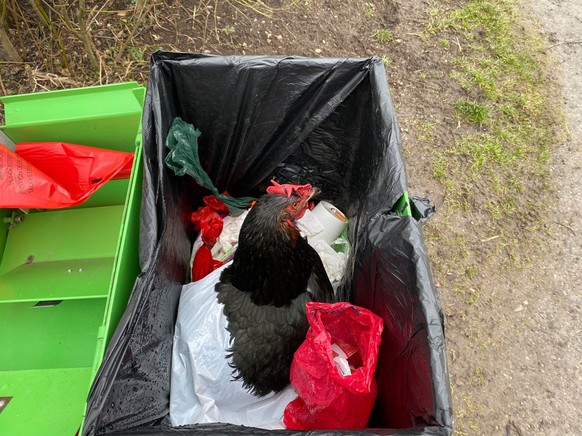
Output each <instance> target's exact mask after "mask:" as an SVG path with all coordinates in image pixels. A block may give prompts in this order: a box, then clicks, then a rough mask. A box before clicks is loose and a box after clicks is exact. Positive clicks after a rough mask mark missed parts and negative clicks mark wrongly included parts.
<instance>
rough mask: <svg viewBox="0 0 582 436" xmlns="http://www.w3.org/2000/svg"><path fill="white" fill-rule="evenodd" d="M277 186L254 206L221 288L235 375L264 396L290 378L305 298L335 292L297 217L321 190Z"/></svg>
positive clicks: (303, 326)
mask: <svg viewBox="0 0 582 436" xmlns="http://www.w3.org/2000/svg"><path fill="white" fill-rule="evenodd" d="M274 191H276V192H278V193H276V194H275V193H270V194H265V195H264V196H262V197H261V198H260V199H259V200H258V201H257V203H256V204H255V206H254V207H253V208H252V209H251V211H250V212H249V214H248V216H247V217H246V219H245V221H244V223H243V225H242V227H241V231H240V236H239V243H238V248H237V250H236V253H235V255H234V260H233V263H232V265H231V266H229V267H228V268H226V269H225V270H224V271H223V273H222V275H221V277H220V282H219V283H218V284H217V285H216V288H215V289H216V292H218V301H219V302H220V303H222V304H224V314H225V316H226V317H227V319H228V331H229V333H230V337H231V348H230V349H229V352H230V356H232V364H231V366H232V367H233V368H234V371H233V376H234V377H235V379H237V380H241V379H242V381H243V386H244V387H245V388H246V389H249V390H250V391H251V392H252V393H254V394H256V395H259V396H263V395H266V394H268V393H269V392H273V391H274V392H278V391H280V390H282V389H284V388H285V387H286V386H287V385H288V384H289V369H290V367H291V361H292V360H293V354H294V353H295V351H296V350H297V348H299V346H300V345H301V343H302V342H303V341H304V340H305V335H306V333H307V329H308V323H307V319H306V315H305V303H306V302H308V301H321V302H332V300H333V289H332V286H331V283H330V281H329V278H328V277H327V274H326V272H325V269H324V267H323V264H322V262H321V259H320V257H319V255H318V254H317V252H316V251H315V250H314V249H313V248H312V247H311V246H310V245H309V244H308V243H307V241H306V240H305V239H303V238H302V237H301V235H300V234H299V230H297V228H296V227H295V225H294V224H293V220H294V219H297V218H299V217H301V216H302V215H303V214H304V212H305V210H306V209H307V208H308V202H309V200H310V199H311V197H312V196H313V195H314V194H315V193H316V192H317V191H318V190H317V189H316V188H311V186H310V185H303V186H297V185H276V187H275V189H274ZM269 192H273V190H271V191H269ZM308 288H309V290H308Z"/></svg>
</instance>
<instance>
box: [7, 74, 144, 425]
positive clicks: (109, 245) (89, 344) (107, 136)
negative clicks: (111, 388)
mask: <svg viewBox="0 0 582 436" xmlns="http://www.w3.org/2000/svg"><path fill="white" fill-rule="evenodd" d="M144 94H145V89H144V88H143V87H140V86H139V85H138V84H137V83H135V82H131V83H122V84H115V85H105V86H96V87H88V88H80V89H72V90H64V91H51V92H42V93H35V94H26V95H16V96H10V97H3V98H1V101H2V102H3V104H4V111H5V119H6V125H5V126H3V127H2V130H3V131H4V133H5V134H6V135H7V136H8V137H9V138H10V139H12V140H13V141H14V142H16V143H18V142H21V141H42V142H51V141H54V142H69V143H75V144H81V145H90V146H93V147H102V148H109V149H113V150H121V151H130V152H135V159H134V165H133V169H132V173H131V177H130V178H129V179H123V180H112V181H110V182H108V183H107V184H105V185H104V186H103V187H102V188H101V189H99V190H98V191H97V192H95V193H94V194H93V196H92V197H91V198H90V199H89V200H87V201H86V202H85V203H84V204H82V205H80V206H77V207H74V208H68V209H59V210H31V211H21V210H8V209H1V210H0V435H41V434H42V435H74V434H75V433H76V432H77V430H78V429H79V427H80V425H81V422H82V420H83V415H84V412H85V402H86V397H87V393H88V391H89V388H90V386H91V382H92V380H93V378H94V376H95V373H96V371H97V369H98V367H99V364H100V363H101V361H102V359H103V354H104V350H105V346H106V344H107V341H108V340H109V339H110V338H111V335H112V334H113V331H114V329H115V327H116V325H117V322H118V321H119V318H120V317H121V315H122V313H123V311H124V309H125V307H126V304H127V299H128V297H129V294H130V292H131V289H132V286H133V284H134V281H135V278H136V276H137V274H138V273H139V264H138V233H139V209H140V201H141V171H142V165H141V135H140V122H141V114H142V106H143V98H144Z"/></svg>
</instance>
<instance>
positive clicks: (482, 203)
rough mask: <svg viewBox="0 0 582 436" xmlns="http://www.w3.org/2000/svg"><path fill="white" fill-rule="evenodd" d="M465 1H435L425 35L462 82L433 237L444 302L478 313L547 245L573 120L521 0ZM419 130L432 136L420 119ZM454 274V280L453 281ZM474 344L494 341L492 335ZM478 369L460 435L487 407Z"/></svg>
mask: <svg viewBox="0 0 582 436" xmlns="http://www.w3.org/2000/svg"><path fill="white" fill-rule="evenodd" d="M456 4H457V5H460V6H457V7H454V6H451V5H450V4H449V3H445V2H441V1H437V2H433V3H432V6H431V9H429V10H428V11H427V14H426V30H425V32H424V34H423V35H422V36H421V38H422V40H423V41H424V42H425V43H426V44H427V45H428V46H429V47H431V48H432V50H434V51H436V52H437V53H438V55H439V56H440V57H441V58H443V59H446V61H447V63H448V64H449V65H451V66H452V67H451V71H450V75H449V77H447V78H446V80H444V81H443V86H450V88H451V89H454V90H455V91H454V92H451V93H450V94H449V95H453V96H454V97H452V101H449V102H448V104H449V105H450V106H449V109H450V114H451V116H450V120H454V121H456V123H457V129H456V132H455V134H454V135H453V136H451V137H450V138H451V140H449V141H441V142H439V141H437V140H431V139H430V138H429V142H430V143H431V145H434V144H437V145H436V146H432V147H431V148H430V153H432V158H431V164H432V174H433V176H434V177H435V179H436V180H437V181H438V182H439V183H440V184H441V186H442V188H443V191H444V205H443V206H441V208H440V216H439V218H438V219H435V220H434V222H429V223H427V225H426V226H425V236H426V241H427V246H428V250H429V253H430V258H431V267H432V269H433V273H434V276H435V279H436V281H437V283H439V284H440V285H441V286H440V288H441V290H442V291H443V293H444V295H446V298H445V301H446V302H447V303H448V304H450V305H451V307H454V309H451V310H453V311H458V312H460V313H464V312H465V311H466V312H467V313H468V315H467V316H468V317H473V316H475V317H478V316H477V312H478V311H482V310H491V309H492V308H491V307H490V306H489V305H490V304H491V298H492V296H491V295H490V294H489V293H488V290H487V288H488V286H487V283H488V280H493V281H494V280H496V278H497V277H502V276H503V275H505V274H511V272H512V271H514V270H517V269H524V268H528V266H529V265H530V264H531V262H532V256H535V253H536V252H539V251H540V247H544V246H545V244H544V241H545V240H547V238H548V234H547V233H546V232H547V230H545V229H547V226H545V225H544V224H545V223H546V222H547V218H548V212H547V208H546V207H545V205H546V204H551V202H552V201H553V198H552V188H551V178H550V172H549V157H550V150H551V148H552V147H553V146H554V145H555V144H557V143H559V142H560V141H562V140H564V138H565V134H562V133H561V132H566V128H565V122H564V118H563V115H562V113H561V110H560V109H559V108H558V106H557V103H556V102H557V101H558V99H557V98H556V96H555V88H553V85H552V81H551V80H549V79H548V74H549V73H548V72H549V71H551V61H550V60H549V59H548V58H547V57H546V55H545V54H544V48H545V42H544V41H543V40H541V39H540V38H539V37H538V36H536V35H537V33H536V32H532V30H531V27H530V24H528V23H529V22H528V20H527V19H526V18H524V16H523V15H522V12H521V10H520V9H519V6H520V3H519V1H518V0H495V1H494V0H489V1H488V0H465V1H459V2H456ZM524 23H525V25H524ZM415 131H416V132H420V134H421V136H423V137H426V135H423V132H424V130H423V128H422V125H421V124H420V123H419V125H418V126H416V128H415ZM439 132H442V129H441V130H437V134H438V133H439ZM419 143H421V144H422V141H420V140H419ZM441 144H442V145H441ZM450 273H455V274H456V276H455V280H454V281H447V277H450V276H448V274H450ZM467 331H471V327H467ZM475 344H476V347H480V348H481V349H484V350H487V349H490V348H491V347H492V345H491V344H490V343H487V341H486V339H485V338H475ZM471 371H472V373H471V375H470V387H471V389H470V390H469V391H467V389H466V388H461V389H460V390H461V391H463V395H462V396H456V397H455V399H454V400H455V402H454V405H455V418H456V419H455V433H456V434H460V435H462V434H467V435H468V434H478V433H479V428H478V425H477V422H478V417H479V415H480V413H481V410H480V406H479V405H478V404H477V403H476V402H475V401H473V397H472V391H474V390H476V389H487V377H486V376H485V373H484V372H483V370H482V369H480V368H478V367H475V368H472V369H471ZM453 391H454V386H453Z"/></svg>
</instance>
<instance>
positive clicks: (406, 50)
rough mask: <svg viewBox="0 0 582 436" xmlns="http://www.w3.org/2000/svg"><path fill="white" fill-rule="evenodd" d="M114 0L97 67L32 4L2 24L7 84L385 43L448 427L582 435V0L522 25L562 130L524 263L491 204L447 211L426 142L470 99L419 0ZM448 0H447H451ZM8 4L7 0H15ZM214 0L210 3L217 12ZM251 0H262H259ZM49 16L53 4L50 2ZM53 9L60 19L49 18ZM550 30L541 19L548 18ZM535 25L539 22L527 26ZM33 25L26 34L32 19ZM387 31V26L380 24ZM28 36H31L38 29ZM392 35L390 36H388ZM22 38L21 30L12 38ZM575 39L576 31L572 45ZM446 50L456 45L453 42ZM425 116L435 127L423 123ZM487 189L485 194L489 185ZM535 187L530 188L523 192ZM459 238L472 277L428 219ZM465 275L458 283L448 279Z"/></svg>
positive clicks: (17, 87)
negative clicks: (173, 56) (414, 198)
mask: <svg viewBox="0 0 582 436" xmlns="http://www.w3.org/2000/svg"><path fill="white" fill-rule="evenodd" d="M136 3H139V4H141V2H129V1H123V0H110V1H107V2H96V1H88V2H87V7H88V9H89V10H90V13H88V14H87V17H88V18H87V20H88V21H87V26H86V28H87V29H88V30H89V33H90V35H91V37H92V41H93V43H94V46H95V52H96V54H97V57H98V64H99V66H98V68H97V69H94V70H91V68H90V65H89V61H88V59H87V56H86V51H85V49H84V47H83V46H82V44H81V43H80V42H79V40H78V38H75V36H74V35H73V34H72V33H71V32H66V31H63V32H62V35H63V43H64V45H65V46H66V48H67V53H68V59H67V60H68V63H69V67H68V68H66V67H65V66H63V62H62V61H63V59H62V57H61V56H60V55H59V52H58V48H57V45H56V42H55V41H54V38H52V37H51V34H50V32H49V31H48V30H47V29H46V28H43V27H42V26H39V25H37V24H36V25H35V23H36V21H35V15H34V14H33V13H32V11H30V10H29V9H27V7H26V6H19V8H20V10H21V11H22V13H23V14H24V15H25V16H26V17H27V19H26V21H25V22H24V23H22V24H21V26H20V29H21V32H20V33H18V32H17V31H16V30H15V28H13V29H12V30H11V33H10V35H11V37H12V39H13V40H14V41H16V43H15V45H16V47H17V49H18V50H19V52H20V54H21V56H22V58H23V60H24V62H23V63H0V92H1V93H2V94H16V93H23V92H34V91H42V90H45V89H56V88H68V87H73V86H86V85H95V84H103V83H111V82H117V81H121V80H138V81H139V82H141V83H142V84H145V83H146V82H147V72H148V58H149V55H150V54H151V53H152V52H153V51H155V50H157V49H164V50H177V51H189V52H208V53H215V54H269V55H301V56H309V57H368V56H379V57H382V58H383V60H384V61H385V65H386V71H387V80H388V83H389V86H390V89H391V93H392V97H393V99H394V103H395V106H396V110H397V116H398V119H399V122H400V128H401V134H402V142H403V147H404V151H405V157H406V164H407V173H408V176H409V190H410V192H411V194H412V195H418V196H423V197H429V198H430V199H431V200H432V201H433V203H435V204H436V206H437V210H439V212H438V213H437V214H436V215H435V217H434V218H432V220H431V221H429V222H428V223H427V225H426V228H425V230H426V233H427V235H428V238H427V240H428V241H429V244H428V249H429V254H430V256H431V259H432V260H433V264H434V266H435V267H434V271H433V272H434V275H435V281H436V282H437V285H438V287H439V290H440V293H441V299H442V302H443V307H444V310H445V314H446V335H447V347H448V353H449V366H450V368H449V370H450V376H451V384H452V392H453V406H454V409H455V429H456V432H457V434H470V435H529V434H542V435H575V434H580V433H582V420H581V418H580V414H579V409H580V408H582V368H581V365H582V341H581V339H580V338H581V337H582V332H581V328H582V327H581V326H582V319H581V318H582V317H581V305H582V301H581V299H582V288H581V285H580V283H581V282H582V273H581V265H580V254H581V246H582V243H581V242H582V241H581V238H582V236H581V235H582V228H581V224H580V219H579V213H578V209H579V207H578V203H579V198H580V196H581V195H580V194H581V192H580V190H581V187H580V181H579V180H580V179H579V175H580V167H581V165H582V156H581V151H580V147H581V142H582V139H581V138H582V130H581V127H580V126H582V106H581V105H580V95H582V92H581V91H582V89H581V86H582V85H581V83H582V80H580V79H581V77H580V75H581V62H582V48H581V45H580V39H582V22H581V20H582V3H580V2H579V1H578V0H531V1H530V2H529V3H528V4H527V6H529V8H528V9H530V8H531V10H533V12H534V13H536V14H537V17H538V18H539V19H540V20H541V21H542V22H543V24H536V23H535V22H533V24H532V22H531V20H530V19H528V20H527V23H524V26H525V27H527V28H532V26H534V29H536V30H535V31H537V32H540V33H542V34H543V35H545V37H547V38H548V39H549V41H550V48H549V53H548V54H549V55H550V56H554V58H555V63H554V65H555V66H556V68H555V69H554V70H553V71H550V72H548V74H549V79H548V80H549V81H550V82H551V81H552V80H553V81H561V82H559V83H562V84H563V89H564V102H563V103H564V105H563V108H564V111H565V113H566V117H567V121H568V123H569V126H570V136H569V137H568V140H567V141H566V142H565V143H563V144H560V145H559V146H558V147H557V148H556V149H554V150H552V158H553V163H552V165H553V168H554V180H553V185H554V189H555V191H556V193H555V201H554V202H553V203H551V204H538V205H537V206H536V207H539V208H546V209H547V210H548V213H547V215H546V218H547V219H546V223H545V228H546V230H547V231H548V232H549V233H550V235H551V237H550V238H546V239H543V238H542V239H532V240H536V241H540V240H543V241H545V243H544V245H543V246H541V247H539V246H538V247H535V246H531V245H530V246H529V248H527V247H528V244H520V247H522V248H521V249H522V250H527V251H528V252H527V253H526V252H524V253H521V255H523V257H526V258H528V262H525V263H523V264H521V265H520V267H519V268H508V267H506V266H503V265H505V264H507V253H504V252H499V251H498V250H493V249H491V245H490V244H491V241H494V238H495V237H496V235H489V236H490V237H491V238H492V239H489V238H485V237H484V232H483V228H484V227H486V226H487V217H486V216H485V215H483V216H480V215H479V214H474V215H472V216H471V217H470V219H469V218H467V219H465V218H463V217H462V216H459V214H454V213H450V211H448V210H447V205H446V203H445V202H444V191H443V189H442V187H441V186H440V185H439V183H438V182H437V181H436V180H435V178H434V176H433V167H432V159H433V155H432V153H431V150H432V149H434V148H443V147H447V144H450V143H451V142H453V141H455V140H456V139H458V138H459V137H460V136H461V135H463V134H464V133H466V129H467V127H462V126H459V124H458V122H457V120H456V119H455V117H454V112H453V109H452V103H453V102H454V101H456V100H457V99H458V98H460V97H467V96H466V95H465V91H463V90H462V89H460V87H459V86H458V85H457V84H456V82H454V81H453V80H452V79H451V77H450V73H451V70H452V65H451V63H450V59H449V57H448V55H447V53H446V52H444V51H443V50H439V49H438V48H437V46H435V42H434V41H427V40H426V38H424V37H423V36H422V34H423V32H424V31H425V30H426V25H427V20H428V16H427V10H428V9H429V8H430V7H431V6H432V4H433V2H431V1H428V0H414V1H406V0H390V1H371V2H364V1H361V0H353V1H349V2H340V1H334V0H303V1H295V2H293V4H290V2H284V1H282V0H281V1H271V2H269V3H268V4H269V5H270V7H271V8H272V10H270V11H269V10H267V9H262V12H264V14H263V13H261V11H254V10H252V9H249V8H248V7H245V6H244V5H242V4H241V3H240V2H236V1H231V2H226V1H219V2H210V1H208V2H204V1H194V0H174V1H172V0H166V1H163V0H158V1H153V2H148V3H147V4H146V6H144V9H143V10H141V13H138V12H136V6H135V5H136ZM456 3H458V2H457V1H453V2H451V7H453V5H454V4H456ZM12 4H16V2H12ZM216 7H217V9H215V8H216ZM259 7H260V5H259ZM53 14H54V13H53ZM56 18H58V17H56V16H55V19H56ZM544 25H545V26H546V27H543V26H544ZM536 26H537V27H536ZM27 27H28V29H29V30H30V31H31V32H28V33H27V32H25V30H26V29H27ZM381 30H389V32H390V34H389V35H387V34H380V33H378V31H381ZM31 35H32V36H31ZM383 37H385V38H383ZM20 40H21V43H20V42H19V41H20ZM576 41H577V42H576ZM451 50H459V51H462V47H461V45H459V46H458V48H455V47H453V48H451ZM427 126H430V129H427ZM483 195H487V194H486V193H484V194H483ZM531 195H532V197H534V198H535V195H536V193H535V192H531ZM524 215H525V217H521V218H520V219H516V220H515V222H508V223H506V227H507V231H508V232H511V233H512V234H514V235H516V238H520V240H528V239H529V238H531V237H532V235H531V234H530V233H531V231H532V230H530V228H529V227H528V226H527V225H526V224H527V214H526V211H524ZM447 228H452V229H455V231H456V232H458V234H461V235H464V238H465V240H466V243H467V244H468V246H469V256H470V257H471V258H472V259H473V261H474V262H475V264H479V266H480V268H479V274H478V275H476V276H471V277H470V280H469V281H467V280H465V281H462V280H463V279H464V278H466V277H465V276H467V272H466V271H454V270H448V269H444V268H442V267H441V266H440V265H441V264H442V262H440V260H441V259H446V258H450V257H451V256H454V255H455V254H456V250H457V248H458V247H456V246H455V242H454V240H452V239H451V238H447V237H446V235H444V237H443V238H442V239H441V240H442V242H441V243H434V241H438V240H439V239H438V238H437V237H436V236H435V233H436V232H439V234H440V233H442V230H443V229H447ZM458 281H462V283H463V286H465V284H466V283H470V285H466V289H463V293H459V290H458V286H456V282H458Z"/></svg>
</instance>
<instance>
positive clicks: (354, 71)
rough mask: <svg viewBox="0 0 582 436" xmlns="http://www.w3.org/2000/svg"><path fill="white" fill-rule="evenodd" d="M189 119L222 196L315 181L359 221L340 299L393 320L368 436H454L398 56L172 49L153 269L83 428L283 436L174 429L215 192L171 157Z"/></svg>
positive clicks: (162, 94) (152, 170)
mask: <svg viewBox="0 0 582 436" xmlns="http://www.w3.org/2000/svg"><path fill="white" fill-rule="evenodd" d="M176 116H180V117H181V118H182V119H183V120H185V121H186V122H188V123H192V124H193V125H195V126H196V127H197V128H199V129H200V131H201V132H203V134H202V135H201V136H200V137H199V138H198V146H199V157H200V163H201V166H202V167H203V168H204V169H205V171H206V172H207V173H208V175H209V177H210V179H211V180H212V181H213V183H214V184H215V186H216V188H217V189H218V191H219V192H225V191H227V192H228V193H229V194H231V195H232V196H233V197H242V196H253V197H256V196H257V195H260V193H261V192H264V191H265V189H266V187H267V186H269V185H270V181H271V180H272V179H273V178H274V179H276V180H277V181H278V182H279V183H286V182H289V183H297V184H304V183H310V184H311V185H313V186H317V187H318V188H320V189H321V194H320V195H319V198H320V199H325V200H327V201H329V202H330V203H332V204H334V205H335V206H337V207H338V208H339V209H340V210H341V211H342V212H344V213H345V215H346V216H347V217H348V218H349V220H350V225H349V240H350V242H351V243H352V250H351V252H350V255H349V258H348V262H347V268H346V275H345V278H344V281H343V283H342V284H341V285H340V287H339V288H338V294H339V295H340V297H341V298H342V299H345V300H349V301H350V302H352V303H353V304H356V305H358V306H361V307H364V308H366V309H369V310H371V311H372V312H374V313H375V314H376V315H378V316H380V317H381V318H382V320H383V323H384V332H383V334H382V345H381V347H380V351H379V356H378V364H377V367H376V380H377V383H378V394H377V397H376V402H375V405H374V410H373V411H372V415H371V418H370V421H369V422H368V429H367V430H366V431H367V432H369V433H373V434H395V435H424V436H427V435H431V436H436V435H439V436H445V435H450V434H451V431H452V430H451V422H452V411H451V403H450V391H449V380H448V371H447V359H446V349H445V342H444V328H443V315H442V310H441V306H440V303H439V300H438V295H437V291H436V287H435V286H434V283H433V280H432V278H431V274H430V268H429V264H428V259H427V254H426V249H425V246H424V243H423V238H422V229H421V226H420V224H419V223H418V221H416V220H415V219H414V218H413V217H407V216H396V215H393V214H391V213H390V211H391V210H392V208H393V206H394V204H395V203H396V202H397V201H398V200H399V199H400V198H401V197H402V196H403V195H404V193H406V191H407V185H406V175H405V171H404V161H403V157H402V152H401V148H400V138H399V134H398V125H397V122H396V115H395V112H394V107H393V105H392V101H391V98H390V93H389V90H388V86H387V81H386V73H385V70H384V66H383V64H382V61H381V60H380V59H378V58H369V59H306V58H300V57H263V56H247V57H245V56H227V57H221V56H209V55H195V54H187V53H166V52H161V53H156V54H154V55H153V57H152V64H151V70H150V75H149V83H148V90H147V95H146V101H145V107H144V114H143V126H142V130H143V150H144V183H143V193H142V210H141V235H140V260H141V268H142V272H141V274H140V275H139V277H138V278H137V280H136V283H135V286H134V289H133V292H132V295H131V297H130V300H129V303H128V306H127V309H126V311H125V313H124V315H123V317H122V319H121V321H120V323H119V325H118V327H117V329H116V331H115V334H114V335H113V337H112V339H111V341H110V343H109V345H108V348H107V351H106V355H105V358H104V360H103V363H102V365H101V367H100V369H99V371H98V373H97V375H96V378H95V381H94V383H93V386H92V388H91V391H90V393H89V398H88V404H87V411H86V420H85V424H84V426H83V434H84V435H95V434H114V433H116V432H119V433H120V434H126V433H127V434H129V433H130V432H133V434H142V433H143V434H151V433H152V432H153V433H154V434H165V433H168V434H171V433H180V432H182V433H184V434H213V432H214V433H216V432H218V433H220V434H223V435H239V434H269V430H261V429H257V428H249V427H239V426H234V425H223V424H199V425H195V426H191V427H189V428H179V429H177V428H172V426H171V423H170V420H169V398H170V373H171V360H172V345H173V333H174V326H175V322H176V316H177V307H178V301H179V296H180V291H181V289H182V285H183V284H184V283H186V282H187V281H188V277H189V275H190V267H189V262H190V257H191V253H192V244H193V242H194V240H195V238H196V237H197V235H196V232H194V231H193V228H192V224H191V222H190V215H191V213H192V212H193V211H194V210H196V209H197V208H198V207H199V206H200V205H202V197H204V196H206V195H208V194H209V192H208V191H207V190H205V189H203V188H201V187H199V186H198V185H197V184H196V182H195V181H194V180H193V179H192V178H190V177H188V176H184V177H179V176H176V174H174V172H173V171H172V170H169V169H168V168H167V167H166V165H165V163H164V158H165V157H166V154H167V152H168V149H167V148H166V147H165V141H166V138H167V135H168V131H169V129H170V126H171V124H172V121H173V120H174V118H175V117H176ZM346 432H348V434H357V432H356V431H355V430H346ZM280 434H289V435H295V434H299V433H297V432H293V431H287V430H281V433H280ZM313 434H314V435H336V434H342V431H340V430H327V431H321V432H319V431H314V432H313Z"/></svg>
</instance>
